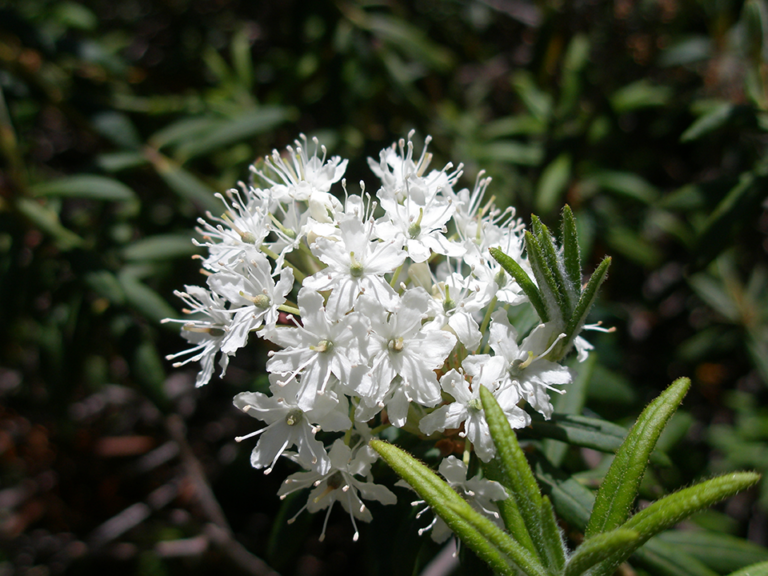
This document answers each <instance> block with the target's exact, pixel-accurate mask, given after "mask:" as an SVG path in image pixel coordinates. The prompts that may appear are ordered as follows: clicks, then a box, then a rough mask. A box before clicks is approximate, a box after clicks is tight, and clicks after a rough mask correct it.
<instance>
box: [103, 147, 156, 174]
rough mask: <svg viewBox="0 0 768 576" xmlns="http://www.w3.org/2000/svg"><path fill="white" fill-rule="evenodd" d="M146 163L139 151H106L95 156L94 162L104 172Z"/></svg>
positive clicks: (118, 170) (126, 168)
mask: <svg viewBox="0 0 768 576" xmlns="http://www.w3.org/2000/svg"><path fill="white" fill-rule="evenodd" d="M146 163H147V159H146V157H145V156H144V155H143V154H142V153H141V152H135V151H129V152H107V153H106V154H100V155H98V156H97V157H96V164H97V165H98V166H99V168H101V169H102V170H104V171H105V172H120V171H122V170H128V169H129V168H136V167H137V166H143V165H144V164H146Z"/></svg>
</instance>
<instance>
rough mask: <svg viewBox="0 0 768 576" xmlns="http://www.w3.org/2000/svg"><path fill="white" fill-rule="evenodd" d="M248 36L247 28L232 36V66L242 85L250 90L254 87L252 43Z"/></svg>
mask: <svg viewBox="0 0 768 576" xmlns="http://www.w3.org/2000/svg"><path fill="white" fill-rule="evenodd" d="M248 35H249V32H248V28H247V27H244V28H241V29H240V30H238V31H237V32H236V33H235V34H234V35H233V36H232V43H231V44H230V52H231V54H232V65H233V67H234V69H235V73H236V74H237V77H238V79H239V80H240V83H241V84H242V85H243V87H244V88H248V89H250V88H251V87H252V86H253V59H252V58H251V42H250V40H249V38H248Z"/></svg>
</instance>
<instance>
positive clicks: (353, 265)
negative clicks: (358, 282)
mask: <svg viewBox="0 0 768 576" xmlns="http://www.w3.org/2000/svg"><path fill="white" fill-rule="evenodd" d="M349 261H350V264H349V274H350V276H352V278H360V277H361V276H362V275H363V272H364V270H363V265H362V264H361V263H360V262H358V261H357V258H355V253H354V252H350V253H349Z"/></svg>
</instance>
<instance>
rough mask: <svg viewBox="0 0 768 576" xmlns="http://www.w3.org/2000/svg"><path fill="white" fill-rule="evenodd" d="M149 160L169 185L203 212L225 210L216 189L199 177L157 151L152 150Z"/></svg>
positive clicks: (215, 212)
mask: <svg viewBox="0 0 768 576" xmlns="http://www.w3.org/2000/svg"><path fill="white" fill-rule="evenodd" d="M149 160H150V162H152V165H153V166H154V167H155V170H157V173H158V174H159V175H160V177H161V178H162V179H163V180H164V181H165V183H166V184H167V185H168V187H169V188H171V190H173V191H174V192H175V193H176V194H177V195H178V196H179V197H181V198H184V199H186V200H189V201H190V202H192V203H193V204H195V205H196V206H197V207H198V208H199V209H200V211H201V212H206V211H210V212H212V213H214V214H217V213H219V212H221V211H222V210H223V205H222V204H221V202H220V201H218V200H217V199H216V197H215V196H214V191H213V190H211V189H210V188H209V187H208V186H206V185H205V184H204V183H203V182H202V181H201V180H200V179H199V178H197V177H196V176H194V175H192V174H191V173H190V172H187V171H186V170H185V169H184V168H182V167H181V166H179V165H178V164H176V163H175V162H173V161H172V160H169V159H168V158H166V157H164V156H163V155H162V154H159V153H157V152H152V153H151V154H150V155H149Z"/></svg>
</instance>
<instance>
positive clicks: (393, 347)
mask: <svg viewBox="0 0 768 576" xmlns="http://www.w3.org/2000/svg"><path fill="white" fill-rule="evenodd" d="M387 348H389V350H390V351H392V352H402V351H403V338H402V336H400V337H398V338H392V339H391V340H390V341H389V342H388V343H387Z"/></svg>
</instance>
